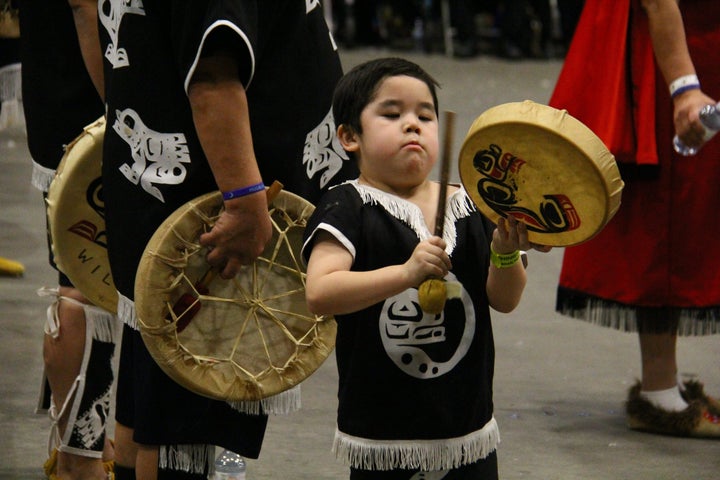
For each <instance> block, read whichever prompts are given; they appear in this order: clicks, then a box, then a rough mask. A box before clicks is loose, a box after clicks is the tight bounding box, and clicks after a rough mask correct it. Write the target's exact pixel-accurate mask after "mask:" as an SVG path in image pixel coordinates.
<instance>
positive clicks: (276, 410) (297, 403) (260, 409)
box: [227, 385, 302, 415]
mask: <svg viewBox="0 0 720 480" xmlns="http://www.w3.org/2000/svg"><path fill="white" fill-rule="evenodd" d="M227 403H228V405H230V406H231V407H232V408H233V409H234V410H237V411H238V412H242V413H247V414H248V415H261V414H266V415H287V414H290V413H293V412H297V411H299V410H300V408H301V407H302V401H301V394H300V385H296V386H294V387H293V388H291V389H289V390H286V391H284V392H281V393H278V394H277V395H273V396H270V397H267V398H263V399H262V400H256V401H241V402H227Z"/></svg>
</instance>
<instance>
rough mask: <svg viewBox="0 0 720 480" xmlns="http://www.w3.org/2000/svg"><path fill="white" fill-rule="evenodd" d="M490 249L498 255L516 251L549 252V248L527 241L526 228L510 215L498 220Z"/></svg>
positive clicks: (550, 248)
mask: <svg viewBox="0 0 720 480" xmlns="http://www.w3.org/2000/svg"><path fill="white" fill-rule="evenodd" d="M491 248H492V249H493V250H494V251H495V252H496V253H499V254H505V253H512V252H514V251H516V250H530V249H531V248H532V249H534V250H538V251H540V252H549V251H550V250H552V247H551V246H548V245H538V244H536V243H531V242H530V241H529V240H528V233H527V226H526V225H525V224H524V223H523V222H519V221H518V220H517V219H516V218H515V217H513V216H512V215H508V217H507V218H503V217H500V218H499V219H498V223H497V228H496V229H495V231H494V232H493V239H492V244H491Z"/></svg>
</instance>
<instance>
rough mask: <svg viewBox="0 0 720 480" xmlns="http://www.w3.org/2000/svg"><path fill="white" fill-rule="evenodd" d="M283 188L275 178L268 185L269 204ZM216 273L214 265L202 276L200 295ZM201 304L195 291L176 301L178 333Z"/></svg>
mask: <svg viewBox="0 0 720 480" xmlns="http://www.w3.org/2000/svg"><path fill="white" fill-rule="evenodd" d="M282 189H283V184H282V183H280V182H278V181H277V180H275V181H274V182H273V183H272V185H270V186H269V187H268V189H267V190H266V191H265V195H266V196H267V203H268V206H270V204H272V202H273V201H274V200H275V198H276V197H277V196H278V194H279V193H280V190H282ZM216 275H217V270H216V269H215V268H213V267H210V268H209V269H208V270H207V271H206V272H205V274H204V275H203V276H202V277H200V279H199V280H198V281H197V282H196V283H195V291H196V292H197V293H198V294H200V295H207V294H208V293H210V290H209V289H208V285H210V283H211V282H212V281H213V280H214V279H215V276H216ZM201 306H202V305H201V302H200V299H199V298H198V297H196V296H195V295H194V294H193V293H190V292H188V293H183V294H182V295H180V298H178V300H177V302H175V305H173V308H172V311H173V313H174V314H175V317H177V319H178V320H177V325H176V326H175V328H176V330H177V333H180V332H182V331H183V330H185V327H187V326H188V325H189V324H190V322H191V321H192V319H193V317H195V315H197V313H198V311H200V307H201ZM166 319H167V320H169V321H172V320H173V318H172V315H171V314H168V316H167V317H166Z"/></svg>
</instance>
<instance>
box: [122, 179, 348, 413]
mask: <svg viewBox="0 0 720 480" xmlns="http://www.w3.org/2000/svg"><path fill="white" fill-rule="evenodd" d="M291 197H292V198H293V199H294V200H296V201H301V202H304V204H305V205H306V207H305V208H310V207H311V208H312V209H314V207H313V206H312V204H310V203H309V202H307V200H305V199H303V198H302V197H299V196H297V195H295V194H292V193H290V192H287V191H281V192H280V195H278V197H277V198H276V200H275V201H274V202H273V204H276V203H277V202H283V201H287V199H288V198H291ZM206 203H209V204H217V205H219V206H221V205H222V197H221V194H220V192H217V191H216V192H210V193H207V194H204V195H200V196H198V197H196V198H195V199H193V200H191V201H190V202H187V203H186V204H184V205H183V206H181V207H180V208H178V209H177V210H176V211H175V212H173V213H172V214H171V215H170V216H169V217H168V219H166V221H165V222H163V224H162V225H161V226H160V227H159V228H158V229H157V231H156V234H155V235H154V236H153V239H155V240H156V241H153V239H151V241H149V242H148V244H147V246H146V249H145V252H144V253H143V256H142V258H143V261H141V262H140V265H139V266H138V272H137V276H136V282H135V289H136V292H135V304H136V305H135V306H136V308H135V310H136V315H137V318H138V327H139V330H140V333H141V336H142V338H143V341H144V343H145V345H146V347H147V348H148V351H149V352H150V353H151V355H152V356H153V358H155V360H156V363H157V364H158V366H159V367H160V368H161V369H162V370H163V371H164V372H165V373H166V374H167V375H168V376H169V377H170V378H172V379H173V380H174V381H176V382H177V383H178V384H180V385H182V386H184V387H185V388H188V389H189V390H191V391H193V392H195V393H197V394H199V395H203V396H206V397H208V398H212V399H216V400H225V401H255V400H262V399H264V398H267V397H269V396H272V395H277V394H279V393H282V392H284V391H287V390H289V389H290V388H292V387H294V386H296V385H298V384H300V383H301V382H303V381H304V380H305V379H306V378H307V377H308V376H310V374H312V373H313V372H314V371H316V370H317V368H319V367H320V365H322V363H324V361H325V360H326V359H327V357H328V356H329V355H330V353H331V352H332V350H333V349H334V346H335V334H336V329H337V325H336V322H335V319H334V318H333V317H331V316H324V317H320V316H315V317H316V321H317V323H316V324H315V325H316V326H315V329H316V331H317V334H316V336H315V338H314V342H313V348H308V347H305V348H303V351H302V352H301V354H300V355H298V359H296V361H295V362H294V363H293V364H291V365H288V368H287V369H286V370H287V375H284V374H285V373H286V372H282V374H280V373H278V372H274V373H273V374H272V375H270V376H271V377H272V378H268V376H267V375H265V376H261V377H258V378H257V379H256V380H257V381H255V380H254V379H250V378H247V377H245V378H240V377H237V375H236V376H235V377H234V378H233V380H232V382H228V383H226V384H224V385H223V386H218V385H217V384H216V382H215V383H213V384H208V383H207V382H202V381H199V380H198V378H200V377H203V376H204V375H203V374H199V373H198V372H205V373H210V372H211V371H212V370H213V369H215V368H216V367H215V366H213V365H211V364H207V365H200V364H197V363H193V360H192V358H190V354H187V355H183V354H182V353H181V352H179V348H178V346H179V343H180V342H179V341H177V338H176V337H175V338H171V339H169V340H168V339H167V338H165V337H167V335H165V333H156V332H153V331H152V329H151V328H149V327H150V326H153V327H154V325H155V324H154V323H152V322H147V323H146V322H144V321H143V320H142V318H141V316H142V315H143V314H144V313H143V312H144V311H145V310H147V308H144V307H143V306H142V305H143V302H144V301H145V298H146V297H147V296H149V295H146V293H145V292H143V291H142V289H143V288H144V285H143V282H145V281H146V280H145V279H149V278H151V271H152V270H153V267H152V265H153V263H154V262H152V261H148V260H146V259H147V258H148V257H149V256H150V255H151V253H152V252H151V250H152V249H153V248H154V246H155V244H156V243H158V241H157V239H159V238H162V237H164V236H165V234H166V231H167V230H168V229H169V228H170V227H171V225H172V224H173V223H174V222H177V221H178V219H180V218H183V216H184V215H186V214H188V213H189V212H190V211H191V210H192V209H193V208H195V206H197V205H198V204H201V205H204V204H206ZM311 212H312V210H310V211H309V213H311ZM309 213H306V214H305V215H307V216H309ZM161 328H162V327H160V328H159V329H157V330H160V329H161ZM172 330H173V332H174V326H173V327H172ZM168 355H172V356H173V358H168ZM157 357H159V359H158V358H157ZM171 365H172V366H171ZM178 365H179V367H178ZM291 374H294V375H291ZM215 379H217V378H215ZM263 381H267V382H270V383H271V384H263Z"/></svg>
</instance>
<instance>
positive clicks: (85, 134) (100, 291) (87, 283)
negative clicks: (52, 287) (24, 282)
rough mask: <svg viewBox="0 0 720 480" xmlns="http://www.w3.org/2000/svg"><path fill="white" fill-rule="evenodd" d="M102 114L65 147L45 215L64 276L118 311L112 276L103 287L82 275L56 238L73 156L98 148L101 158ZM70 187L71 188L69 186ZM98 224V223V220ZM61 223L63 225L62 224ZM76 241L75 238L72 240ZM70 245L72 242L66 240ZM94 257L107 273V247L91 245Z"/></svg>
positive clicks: (60, 228) (92, 298)
mask: <svg viewBox="0 0 720 480" xmlns="http://www.w3.org/2000/svg"><path fill="white" fill-rule="evenodd" d="M105 123H106V122H105V117H104V116H102V117H100V118H98V119H97V120H95V121H93V122H92V123H90V124H88V125H86V126H85V127H84V128H83V131H82V132H81V133H80V134H79V135H78V136H77V137H75V138H74V139H73V141H72V142H70V143H69V144H68V145H67V146H66V147H65V152H64V153H63V156H62V158H61V159H60V163H59V164H58V167H57V169H56V171H55V176H54V178H53V181H52V182H51V183H50V186H49V187H48V192H47V198H46V207H47V218H48V234H49V235H50V245H51V249H52V252H53V259H54V261H55V264H56V266H57V268H58V270H59V271H61V272H62V273H63V274H64V275H66V276H67V277H68V278H69V279H70V281H71V282H72V284H73V286H74V287H75V288H77V289H78V290H79V291H80V292H81V293H82V294H83V296H85V298H87V299H88V301H90V302H91V303H92V304H93V305H96V306H99V307H101V308H103V309H105V310H107V311H108V312H110V313H113V314H114V313H117V302H118V292H117V289H116V288H115V285H114V283H113V280H112V275H110V277H109V283H108V284H104V283H103V285H108V286H107V287H105V288H97V287H99V286H100V284H101V282H98V281H97V279H88V278H85V277H84V276H83V275H82V273H81V271H78V270H77V269H75V268H72V267H71V265H72V263H73V262H72V261H71V260H68V259H66V258H64V250H62V249H61V248H60V247H61V246H62V245H65V243H63V242H62V241H61V242H60V243H58V239H64V238H65V237H66V235H67V234H66V233H65V232H64V230H66V229H65V228H63V227H65V226H67V222H65V221H62V222H61V221H60V220H59V219H58V218H57V217H58V215H60V214H61V213H62V211H64V210H62V209H63V208H65V207H68V206H70V205H71V204H72V202H69V201H68V200H67V194H68V193H67V190H66V189H65V188H66V186H67V185H68V182H69V181H71V179H68V178H67V177H68V175H70V173H71V172H74V171H76V170H77V168H78V166H77V165H75V164H74V163H72V162H75V163H77V161H78V160H75V159H76V158H78V157H80V156H81V155H97V154H98V151H99V155H100V158H102V148H103V142H104V137H105V126H106V125H105ZM98 173H99V175H100V176H102V171H101V163H100V165H99V168H98ZM71 190H72V189H71ZM101 221H102V225H103V227H104V226H105V219H104V218H101ZM97 223H99V222H97ZM61 225H62V226H61ZM75 240H77V239H75ZM69 243H70V244H73V242H69ZM93 255H94V258H97V259H98V260H99V262H100V263H103V264H104V266H105V267H106V269H107V271H108V272H110V260H109V257H108V253H107V248H102V247H97V248H95V247H93Z"/></svg>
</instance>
